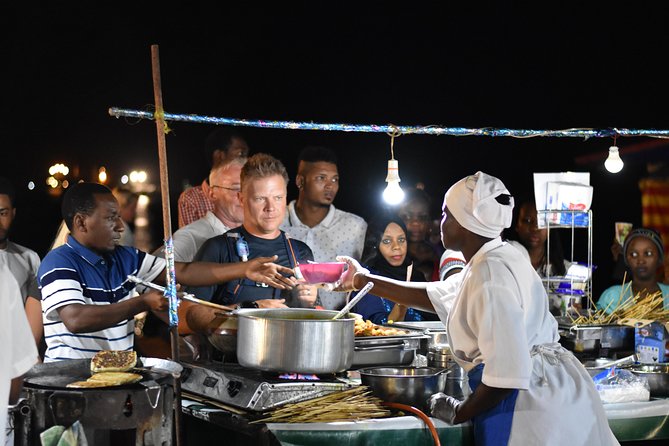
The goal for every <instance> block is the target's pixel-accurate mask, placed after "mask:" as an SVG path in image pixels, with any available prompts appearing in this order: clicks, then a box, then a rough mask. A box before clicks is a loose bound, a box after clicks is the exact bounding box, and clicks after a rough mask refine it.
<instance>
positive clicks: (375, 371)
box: [358, 367, 448, 409]
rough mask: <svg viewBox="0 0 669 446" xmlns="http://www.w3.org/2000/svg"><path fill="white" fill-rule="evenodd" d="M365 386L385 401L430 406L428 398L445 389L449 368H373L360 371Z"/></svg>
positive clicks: (420, 407) (419, 406) (424, 407)
mask: <svg viewBox="0 0 669 446" xmlns="http://www.w3.org/2000/svg"><path fill="white" fill-rule="evenodd" d="M358 372H359V373H360V380H361V382H362V384H363V385H365V386H368V387H370V388H371V389H372V393H374V395H376V396H378V397H379V398H381V399H382V400H384V401H389V402H391V403H402V404H408V405H409V406H414V407H417V408H419V409H427V401H428V399H429V398H430V396H432V395H434V394H435V393H439V392H443V391H444V389H445V388H446V376H447V374H448V371H447V370H445V369H438V368H434V367H418V368H414V367H370V368H366V369H360V370H358Z"/></svg>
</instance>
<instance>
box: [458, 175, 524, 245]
mask: <svg viewBox="0 0 669 446" xmlns="http://www.w3.org/2000/svg"><path fill="white" fill-rule="evenodd" d="M502 194H507V195H510V194H509V191H508V190H507V189H506V186H504V183H502V182H501V181H500V180H499V179H497V178H495V177H493V176H490V175H487V174H485V173H483V172H480V171H479V172H476V174H475V175H470V176H468V177H465V178H463V179H461V180H460V181H458V182H457V183H455V184H454V185H453V186H451V188H450V189H448V192H446V206H447V207H448V210H449V211H450V212H451V214H453V216H454V217H455V219H456V220H457V221H458V223H460V225H461V226H462V227H463V228H465V229H467V230H469V231H471V232H473V233H475V234H478V235H481V236H483V237H487V238H495V237H499V235H500V234H501V232H502V231H503V230H504V228H508V227H509V226H511V218H512V216H513V197H510V203H509V204H506V205H505V204H500V203H498V202H497V200H495V198H496V197H498V196H499V195H502Z"/></svg>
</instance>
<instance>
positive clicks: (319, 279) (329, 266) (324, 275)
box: [300, 262, 346, 284]
mask: <svg viewBox="0 0 669 446" xmlns="http://www.w3.org/2000/svg"><path fill="white" fill-rule="evenodd" d="M345 266H346V262H322V263H305V264H300V272H301V273H302V276H303V277H304V280H306V281H307V283H310V284H314V283H334V282H336V281H337V280H338V279H339V277H341V274H342V273H343V272H344V267H345Z"/></svg>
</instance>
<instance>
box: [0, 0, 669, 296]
mask: <svg viewBox="0 0 669 446" xmlns="http://www.w3.org/2000/svg"><path fill="white" fill-rule="evenodd" d="M141 3H142V2H123V1H121V2H96V3H95V4H91V3H83V2H81V3H79V2H67V3H66V2H52V3H51V4H49V5H47V6H41V7H37V6H16V5H14V4H12V5H10V6H7V5H6V4H3V6H2V7H1V9H2V13H1V15H0V29H1V31H0V32H1V33H2V41H1V43H0V45H1V46H0V51H1V53H0V57H2V61H1V62H0V66H1V67H2V70H1V74H0V79H1V80H2V86H3V92H2V100H1V101H0V144H2V159H3V161H2V167H1V168H0V175H4V176H7V177H9V178H10V179H12V180H13V181H14V183H15V185H16V186H17V188H18V189H19V200H20V201H19V203H18V208H19V209H18V217H17V220H16V228H15V232H14V235H13V239H14V240H15V241H17V242H19V243H21V244H24V245H27V246H29V247H31V248H33V249H35V250H36V251H37V252H38V253H39V254H40V255H44V254H45V253H46V250H47V248H48V246H49V244H50V242H51V240H52V238H53V236H54V234H55V232H56V229H57V226H58V223H59V221H60V217H59V208H58V207H59V199H58V198H57V197H52V196H50V195H48V194H47V193H46V186H45V184H44V179H45V177H46V172H47V169H48V167H49V166H50V165H52V164H53V163H55V162H65V163H66V164H68V165H70V166H71V167H74V168H75V169H76V171H75V173H74V174H73V176H76V177H77V178H84V179H86V180H90V179H93V178H94V176H93V174H94V173H96V172H97V168H98V167H99V166H101V165H104V166H106V167H107V170H108V172H109V174H110V176H111V182H110V185H115V184H116V182H117V181H118V178H119V177H120V175H122V174H123V173H127V172H128V171H129V170H132V169H136V168H144V169H146V170H148V171H149V175H150V178H152V179H153V180H154V181H157V180H158V178H159V177H158V155H157V154H158V150H157V142H156V130H155V124H154V123H153V122H152V121H135V120H131V119H125V118H121V119H115V118H112V117H110V116H109V114H108V109H109V108H110V107H121V108H130V109H149V107H150V106H151V104H152V103H153V87H152V78H151V53H150V46H151V45H152V44H158V45H159V46H160V63H161V76H162V91H163V100H164V106H165V110H166V111H167V112H170V113H184V114H198V115H208V116H216V117H231V118H247V119H265V120H281V121H287V120H295V121H313V122H334V123H354V124H389V123H392V124H396V125H439V126H444V127H474V128H482V127H497V128H515V129H565V128H572V127H579V128H580V127H587V128H601V129H607V128H631V129H653V128H655V129H667V128H669V119H668V116H667V115H668V114H667V110H666V105H667V102H668V101H667V99H669V92H668V89H667V75H666V68H664V65H665V64H664V63H663V62H662V61H663V60H664V59H666V56H667V49H668V44H669V34H668V31H667V29H668V27H667V12H668V11H667V8H666V7H657V6H655V5H646V4H644V2H635V3H640V4H639V5H637V4H634V5H632V2H627V3H625V6H624V7H614V6H613V5H612V4H609V3H602V4H601V5H584V3H586V2H579V3H573V4H572V3H570V2H549V3H545V2H540V4H539V6H535V5H532V4H524V3H520V2H509V1H506V2H495V3H494V4H486V3H480V2H471V3H472V5H471V6H466V5H458V6H454V5H452V4H451V3H453V2H434V3H432V2H420V1H418V2H404V3H400V4H395V3H391V2H380V1H371V2H356V3H348V2H332V3H318V2H305V3H288V2H279V3H278V4H275V5H273V6H265V5H260V4H255V5H239V4H228V3H229V2H211V3H210V4H207V3H198V2H180V3H178V4H176V5H172V4H167V3H161V4H156V5H155V7H153V8H150V7H149V6H146V5H142V4H141ZM170 127H171V129H172V132H171V133H170V134H168V135H167V150H168V163H169V174H170V177H169V179H170V191H171V195H172V197H171V209H172V216H173V220H174V223H173V228H175V229H176V198H177V196H178V194H179V192H180V191H181V189H182V187H183V184H185V183H189V182H190V183H198V182H200V181H201V180H202V178H204V176H205V175H206V173H207V170H208V168H207V165H206V162H205V159H204V154H203V144H204V140H205V137H206V135H207V134H208V133H209V132H210V131H211V130H212V129H213V126H211V125H204V124H189V123H178V122H174V123H170ZM240 131H241V132H243V134H244V135H245V136H246V137H247V139H248V141H249V144H250V146H251V150H252V153H255V152H260V151H264V152H269V153H272V154H273V155H275V156H277V157H279V158H280V159H282V160H283V161H284V163H285V164H286V166H287V168H288V170H289V174H290V175H291V178H293V177H294V175H295V167H296V166H295V164H296V156H297V153H298V152H299V150H300V149H301V148H302V147H304V146H305V145H307V144H321V145H326V146H329V147H331V148H333V149H334V150H336V151H337V153H338V155H339V157H340V167H339V168H340V174H341V178H342V185H341V189H340V192H339V195H338V197H337V200H336V203H335V204H336V205H337V206H338V207H340V208H342V209H345V210H348V211H351V212H355V213H357V214H359V215H361V216H363V217H365V218H370V217H371V216H372V215H373V214H374V213H375V212H376V211H377V210H378V209H379V208H380V207H381V204H380V194H381V191H382V190H383V188H384V187H385V183H384V179H385V174H386V165H387V164H386V163H387V160H388V159H389V155H390V153H389V142H390V138H389V137H388V136H387V135H385V134H362V133H343V132H316V131H289V130H267V129H252V128H240ZM657 142H658V140H653V139H650V138H644V137H637V138H619V139H618V141H617V145H618V146H619V147H620V148H621V153H622V155H623V159H624V161H625V168H624V169H623V171H622V172H620V173H619V174H615V175H614V174H610V173H608V172H607V171H606V170H605V169H604V167H603V161H604V159H605V157H606V155H607V150H608V147H609V146H610V145H612V143H613V141H612V139H611V138H592V139H589V140H583V139H579V138H543V137H537V138H530V139H515V138H508V137H498V138H492V137H473V136H472V137H451V136H423V135H404V136H401V137H400V138H398V139H397V140H396V142H395V156H396V158H397V159H398V160H399V163H400V176H401V178H402V185H403V186H410V185H414V184H415V183H417V182H419V181H420V182H423V183H425V185H426V190H427V191H428V192H429V193H430V194H431V195H432V196H433V197H434V199H435V203H434V206H433V211H434V213H435V217H437V216H438V213H439V208H440V202H441V197H442V195H443V192H444V191H445V190H446V188H447V187H448V186H450V185H451V184H452V183H453V182H455V181H457V180H458V179H460V178H462V177H463V176H465V175H467V174H470V173H474V172H476V171H477V170H482V171H485V172H487V173H489V174H492V175H495V176H498V177H499V178H501V179H502V180H503V181H504V182H505V184H506V185H507V186H508V188H509V189H510V190H511V192H512V193H513V194H515V195H518V196H522V195H529V194H531V191H532V173H533V172H560V171H566V170H574V171H588V172H590V174H591V184H592V185H593V186H594V200H593V204H592V209H593V212H594V215H595V218H594V241H595V246H594V259H595V263H596V264H597V265H598V266H599V268H598V270H597V273H596V275H595V292H596V293H598V292H599V291H601V290H602V289H603V288H604V287H605V286H608V285H609V284H610V281H609V275H610V268H611V259H610V257H611V256H610V252H609V246H610V244H611V241H612V238H613V222H614V221H631V222H633V223H634V224H635V226H638V225H639V224H640V223H641V202H640V193H639V189H638V181H639V179H641V178H642V177H644V176H647V167H648V163H660V164H661V163H663V162H664V161H665V160H666V158H667V147H666V146H664V145H661V141H659V142H660V145H658V144H657ZM649 146H653V148H652V149H649V148H648V147H649ZM635 148H636V151H634V153H629V152H630V151H632V149H635ZM639 148H641V149H639ZM626 150H628V153H627V154H626ZM30 180H33V181H35V182H36V183H37V185H38V187H37V189H35V190H34V191H32V192H29V191H28V190H27V188H26V185H27V183H28V181H30ZM296 192H297V191H296V189H295V188H294V186H293V185H292V184H291V186H290V189H289V195H290V197H289V198H290V199H292V198H294V197H295V196H296ZM154 224H156V225H157V227H158V231H161V230H162V226H161V223H160V221H157V222H156V221H154ZM158 242H159V241H158ZM581 257H583V256H581ZM576 260H585V259H584V258H577V259H576Z"/></svg>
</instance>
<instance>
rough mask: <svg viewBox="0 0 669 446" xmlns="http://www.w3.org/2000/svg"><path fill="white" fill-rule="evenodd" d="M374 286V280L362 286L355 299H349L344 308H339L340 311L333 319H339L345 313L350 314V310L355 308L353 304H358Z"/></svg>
mask: <svg viewBox="0 0 669 446" xmlns="http://www.w3.org/2000/svg"><path fill="white" fill-rule="evenodd" d="M373 287H374V283H373V282H367V285H365V286H364V287H362V289H360V291H359V292H358V294H356V295H355V297H354V298H353V299H351V300H349V301H348V303H347V304H346V305H344V308H342V309H341V310H339V313H337V314H335V315H334V317H333V318H332V320H337V319H339V318H340V317H342V316H343V315H345V314H348V312H349V311H350V310H351V308H353V306H354V305H355V304H357V303H358V302H360V299H362V298H363V297H365V294H367V293H369V290H371V289H372V288H373Z"/></svg>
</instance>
